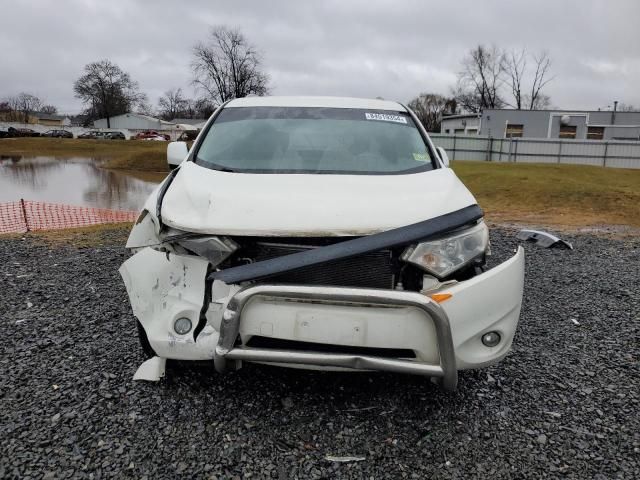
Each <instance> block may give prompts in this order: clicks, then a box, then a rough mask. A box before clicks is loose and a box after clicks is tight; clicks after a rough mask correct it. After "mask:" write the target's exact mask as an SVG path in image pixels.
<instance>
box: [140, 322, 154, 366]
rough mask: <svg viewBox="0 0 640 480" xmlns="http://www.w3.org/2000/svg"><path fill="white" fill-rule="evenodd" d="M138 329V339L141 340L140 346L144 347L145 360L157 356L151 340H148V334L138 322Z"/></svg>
mask: <svg viewBox="0 0 640 480" xmlns="http://www.w3.org/2000/svg"><path fill="white" fill-rule="evenodd" d="M136 327H138V339H139V340H140V346H141V347H142V353H143V354H144V356H145V358H151V357H155V356H156V352H155V351H154V350H153V348H152V347H151V344H150V343H149V339H148V338H147V332H145V331H144V327H143V326H142V324H141V323H140V322H139V321H138V320H136Z"/></svg>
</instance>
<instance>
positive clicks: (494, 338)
mask: <svg viewBox="0 0 640 480" xmlns="http://www.w3.org/2000/svg"><path fill="white" fill-rule="evenodd" d="M501 339H502V338H501V337H500V334H499V333H498V332H488V333H485V334H484V335H482V343H484V345H485V346H487V347H495V346H496V345H498V344H499V343H500V340H501Z"/></svg>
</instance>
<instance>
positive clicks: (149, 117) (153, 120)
mask: <svg viewBox="0 0 640 480" xmlns="http://www.w3.org/2000/svg"><path fill="white" fill-rule="evenodd" d="M118 117H138V118H144V119H145V120H149V121H151V122H158V123H160V124H161V125H165V126H167V127H172V126H173V123H171V122H167V121H166V120H161V119H159V118H155V117H152V116H150V115H144V114H142V113H133V112H129V113H121V114H120V115H114V116H113V117H109V118H111V119H114V118H118ZM101 120H104V121H106V120H107V119H106V118H99V119H97V120H95V121H96V122H99V121H101Z"/></svg>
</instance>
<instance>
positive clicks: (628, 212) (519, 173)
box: [452, 161, 640, 227]
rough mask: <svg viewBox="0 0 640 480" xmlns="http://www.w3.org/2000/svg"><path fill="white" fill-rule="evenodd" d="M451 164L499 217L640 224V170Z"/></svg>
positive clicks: (545, 222) (585, 223)
mask: <svg viewBox="0 0 640 480" xmlns="http://www.w3.org/2000/svg"><path fill="white" fill-rule="evenodd" d="M452 167H453V169H454V171H455V172H456V174H457V175H458V176H459V177H460V179H461V180H462V181H463V182H464V183H465V185H467V187H468V188H469V190H471V192H472V193H473V194H474V195H475V196H476V198H477V200H478V203H479V204H480V206H481V207H482V208H483V209H484V210H485V212H486V214H487V218H488V219H489V220H492V221H495V222H514V223H536V224H540V225H564V226H594V225H630V226H634V227H640V170H631V169H617V168H602V167H588V166H582V165H541V164H518V163H508V164H505V163H489V162H461V161H456V162H453V164H452Z"/></svg>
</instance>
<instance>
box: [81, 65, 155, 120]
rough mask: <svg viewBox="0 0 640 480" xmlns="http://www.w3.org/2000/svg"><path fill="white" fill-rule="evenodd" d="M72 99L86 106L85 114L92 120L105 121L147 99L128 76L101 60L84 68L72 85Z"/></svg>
mask: <svg viewBox="0 0 640 480" xmlns="http://www.w3.org/2000/svg"><path fill="white" fill-rule="evenodd" d="M73 91H74V92H75V96H76V97H77V98H79V99H81V100H82V102H83V103H84V104H85V105H86V112H85V113H86V114H87V115H88V116H89V117H90V118H92V119H95V118H99V117H103V118H106V119H107V127H108V128H110V127H111V121H110V118H111V117H113V116H115V115H120V114H123V113H127V112H130V111H131V109H132V108H133V107H134V106H136V105H138V104H140V103H141V102H144V101H146V96H145V95H144V94H142V93H140V92H139V91H138V83H137V82H135V81H133V80H132V79H131V77H130V76H129V74H128V73H126V72H124V71H122V69H120V67H118V66H117V65H116V64H114V63H112V62H111V61H109V60H100V61H98V62H93V63H89V64H87V65H85V67H84V74H83V75H82V76H81V77H80V78H78V80H76V82H75V83H74V85H73Z"/></svg>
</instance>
